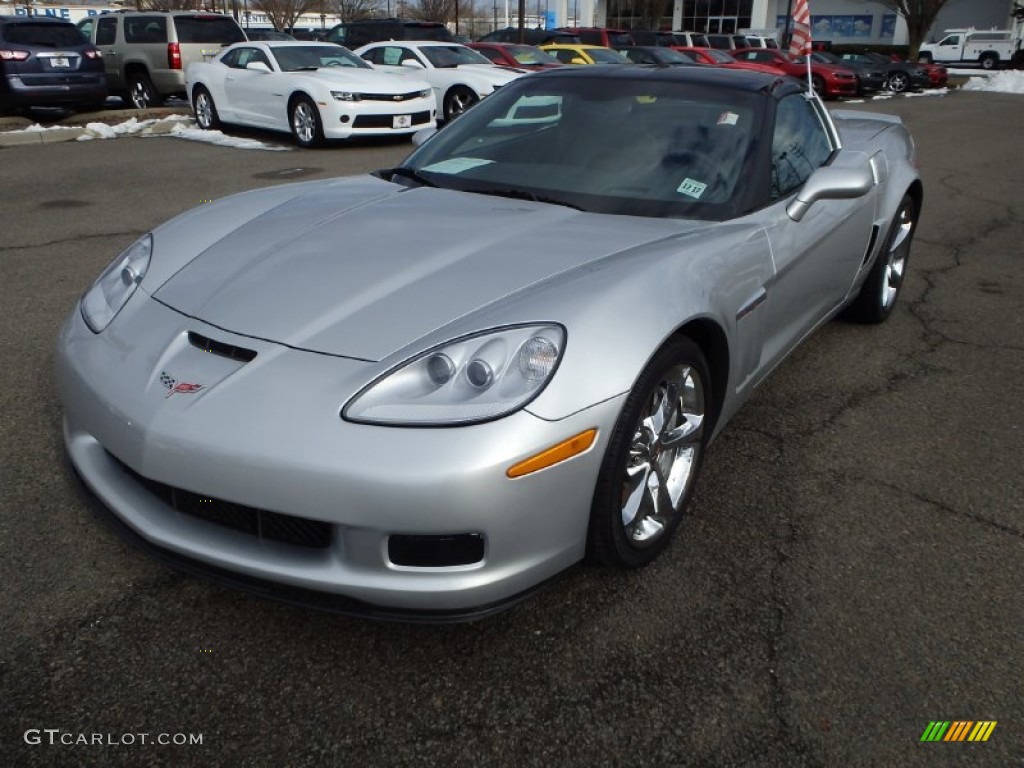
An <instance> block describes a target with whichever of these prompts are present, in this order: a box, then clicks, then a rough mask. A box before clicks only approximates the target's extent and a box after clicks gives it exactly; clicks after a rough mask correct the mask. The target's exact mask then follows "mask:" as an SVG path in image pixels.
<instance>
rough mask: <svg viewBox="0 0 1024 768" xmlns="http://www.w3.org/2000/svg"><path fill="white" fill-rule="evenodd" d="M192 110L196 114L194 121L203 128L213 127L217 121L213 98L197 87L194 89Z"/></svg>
mask: <svg viewBox="0 0 1024 768" xmlns="http://www.w3.org/2000/svg"><path fill="white" fill-rule="evenodd" d="M192 111H193V112H195V114H196V123H197V124H198V125H199V127H200V128H202V129H203V130H209V129H211V128H213V126H214V124H215V123H216V122H217V117H216V115H217V112H216V110H215V109H214V106H213V98H212V97H211V96H210V94H208V93H207V92H206V91H205V90H202V89H199V90H197V91H196V96H195V103H194V104H193V105H192Z"/></svg>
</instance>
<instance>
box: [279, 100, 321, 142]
mask: <svg viewBox="0 0 1024 768" xmlns="http://www.w3.org/2000/svg"><path fill="white" fill-rule="evenodd" d="M288 122H289V124H290V125H291V127H292V136H294V137H295V143H296V144H298V145H299V146H300V147H307V148H309V147H318V146H320V145H321V144H323V143H324V127H323V123H321V122H320V110H319V109H317V107H316V104H314V103H313V101H312V99H310V98H309V97H308V96H299V97H298V98H296V99H295V101H293V102H292V107H291V112H290V114H289V117H288Z"/></svg>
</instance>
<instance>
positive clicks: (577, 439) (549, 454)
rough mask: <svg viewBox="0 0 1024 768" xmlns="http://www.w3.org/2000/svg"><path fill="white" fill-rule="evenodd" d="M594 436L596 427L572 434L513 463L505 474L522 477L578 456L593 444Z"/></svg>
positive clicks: (595, 435)
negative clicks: (556, 443) (566, 438)
mask: <svg viewBox="0 0 1024 768" xmlns="http://www.w3.org/2000/svg"><path fill="white" fill-rule="evenodd" d="M596 437H597V430H596V429H588V430H587V431H586V432H580V433H579V434H578V435H573V436H572V437H570V438H569V439H568V440H563V441H562V442H560V443H558V445H553V446H551V447H550V448H546V449H544V450H543V451H541V452H540V453H538V454H535V455H534V456H531V457H530V458H528V459H524V460H523V461H520V462H519V463H518V464H513V465H512V466H511V467H509V468H508V469H507V470H505V474H506V475H508V476H509V477H522V476H523V475H529V474H530V473H532V472H537V471H538V470H541V469H547V468H548V467H551V466H554V465H555V464H558V463H559V462H562V461H565V460H566V459H571V458H572V457H573V456H578V455H579V454H581V453H583V452H584V451H585V450H587V449H588V448H590V446H592V445H593V444H594V439H595V438H596Z"/></svg>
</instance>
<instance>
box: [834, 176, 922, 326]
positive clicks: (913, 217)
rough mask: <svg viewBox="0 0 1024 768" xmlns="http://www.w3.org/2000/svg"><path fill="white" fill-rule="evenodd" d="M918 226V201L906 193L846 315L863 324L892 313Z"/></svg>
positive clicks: (879, 320)
mask: <svg viewBox="0 0 1024 768" xmlns="http://www.w3.org/2000/svg"><path fill="white" fill-rule="evenodd" d="M916 227H917V203H915V202H914V198H912V197H911V196H910V195H904V196H903V200H901V201H900V207H899V208H898V209H897V210H896V215H895V216H894V217H893V221H892V226H891V227H890V229H889V235H888V237H886V239H885V245H884V246H883V249H882V252H881V253H879V254H878V258H877V259H876V260H875V264H874V266H873V267H872V268H871V271H870V272H869V273H868V276H867V278H866V279H865V280H864V284H863V285H862V286H861V288H860V293H858V294H857V298H856V299H854V301H853V303H852V304H851V305H850V306H849V308H848V309H847V311H846V314H847V316H848V317H849V318H851V319H853V320H856V321H857V322H860V323H881V322H883V321H885V320H886V319H887V318H888V317H889V315H890V314H891V313H892V308H893V307H894V306H895V305H896V297H897V296H899V293H900V288H902V287H903V278H904V277H905V276H906V272H907V262H908V261H909V259H910V245H911V242H912V241H913V239H914V229H915V228H916Z"/></svg>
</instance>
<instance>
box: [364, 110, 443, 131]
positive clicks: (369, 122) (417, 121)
mask: <svg viewBox="0 0 1024 768" xmlns="http://www.w3.org/2000/svg"><path fill="white" fill-rule="evenodd" d="M429 121H430V113H429V112H415V113H413V115H412V121H411V122H412V125H423V124H424V123H426V122H429ZM392 125H394V116H393V115H356V119H355V120H353V121H352V127H353V128H390V127H391V126H392Z"/></svg>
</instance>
